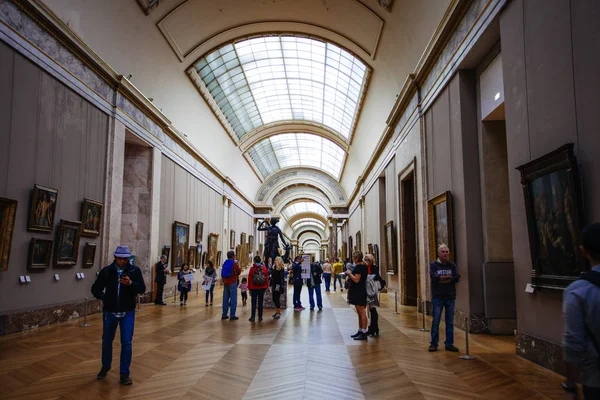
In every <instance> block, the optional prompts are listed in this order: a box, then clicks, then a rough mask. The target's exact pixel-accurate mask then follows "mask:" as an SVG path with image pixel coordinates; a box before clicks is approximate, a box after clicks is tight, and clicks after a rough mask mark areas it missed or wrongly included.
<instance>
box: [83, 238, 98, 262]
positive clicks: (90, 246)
mask: <svg viewBox="0 0 600 400" xmlns="http://www.w3.org/2000/svg"><path fill="white" fill-rule="evenodd" d="M95 259H96V243H91V242H87V243H86V244H85V246H83V262H82V266H83V268H92V267H93V266H94V260H95Z"/></svg>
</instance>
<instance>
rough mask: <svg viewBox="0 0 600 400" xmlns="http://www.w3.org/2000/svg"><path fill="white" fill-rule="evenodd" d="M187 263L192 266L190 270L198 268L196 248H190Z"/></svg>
mask: <svg viewBox="0 0 600 400" xmlns="http://www.w3.org/2000/svg"><path fill="white" fill-rule="evenodd" d="M187 263H188V265H189V266H190V268H195V267H196V246H190V249H189V251H188V259H187Z"/></svg>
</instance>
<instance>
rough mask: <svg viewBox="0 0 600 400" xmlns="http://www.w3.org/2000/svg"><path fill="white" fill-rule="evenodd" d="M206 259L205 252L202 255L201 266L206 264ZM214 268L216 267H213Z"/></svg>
mask: <svg viewBox="0 0 600 400" xmlns="http://www.w3.org/2000/svg"><path fill="white" fill-rule="evenodd" d="M206 261H207V258H206V252H204V253H202V265H204V264H206ZM215 267H217V266H216V265H215Z"/></svg>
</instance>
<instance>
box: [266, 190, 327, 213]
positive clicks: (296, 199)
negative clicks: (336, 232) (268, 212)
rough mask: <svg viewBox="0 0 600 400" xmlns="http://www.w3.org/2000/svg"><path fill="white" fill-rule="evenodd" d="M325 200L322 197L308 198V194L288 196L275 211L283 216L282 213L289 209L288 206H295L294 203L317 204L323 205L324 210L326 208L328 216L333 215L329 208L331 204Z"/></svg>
mask: <svg viewBox="0 0 600 400" xmlns="http://www.w3.org/2000/svg"><path fill="white" fill-rule="evenodd" d="M323 200H324V199H323V198H322V197H318V198H315V197H311V196H307V195H306V193H294V194H292V195H290V196H288V197H287V198H285V199H282V201H280V202H279V204H278V205H277V206H275V209H274V210H273V213H274V214H281V212H282V211H283V210H284V209H285V208H287V207H288V206H290V205H292V204H294V203H298V202H307V201H308V202H313V203H317V204H319V205H321V206H322V207H323V208H325V209H326V210H327V212H328V214H330V213H331V210H330V208H329V203H328V202H326V201H323Z"/></svg>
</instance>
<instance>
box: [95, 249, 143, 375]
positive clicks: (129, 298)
mask: <svg viewBox="0 0 600 400" xmlns="http://www.w3.org/2000/svg"><path fill="white" fill-rule="evenodd" d="M114 256H115V261H114V262H113V263H112V264H110V265H109V266H107V267H104V268H102V270H101V271H100V273H99V274H98V277H97V278H96V281H95V282H94V284H93V285H92V294H93V295H94V297H95V298H97V299H100V300H102V303H103V309H102V311H103V316H102V321H103V326H102V369H101V370H100V372H99V373H98V376H97V378H98V379H104V378H106V374H107V373H108V371H109V370H110V368H111V365H112V343H113V340H114V339H115V333H116V332H117V325H120V326H121V366H120V373H121V380H120V382H121V384H122V385H131V384H132V383H133V382H132V381H131V378H130V377H129V366H130V365H131V354H132V347H131V341H132V339H133V326H134V322H135V303H136V296H137V295H138V294H143V293H145V292H146V285H145V284H144V278H143V277H142V271H140V269H139V268H138V267H136V266H135V265H132V264H130V263H129V258H130V257H131V253H130V252H129V248H128V247H127V246H117V249H116V250H115V252H114Z"/></svg>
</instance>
